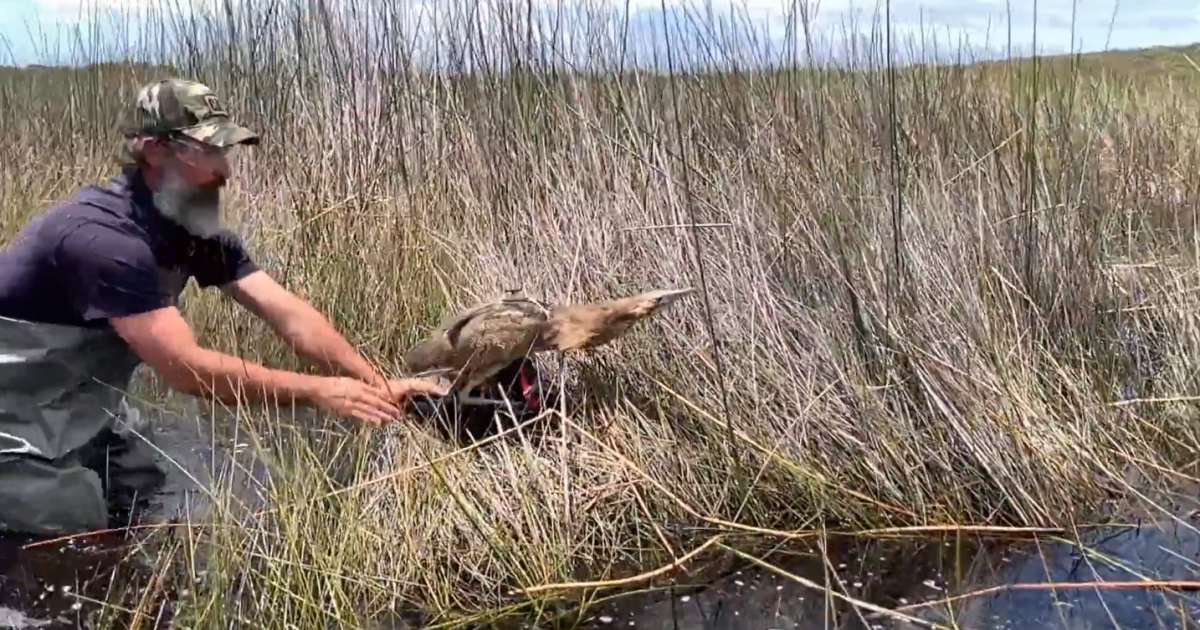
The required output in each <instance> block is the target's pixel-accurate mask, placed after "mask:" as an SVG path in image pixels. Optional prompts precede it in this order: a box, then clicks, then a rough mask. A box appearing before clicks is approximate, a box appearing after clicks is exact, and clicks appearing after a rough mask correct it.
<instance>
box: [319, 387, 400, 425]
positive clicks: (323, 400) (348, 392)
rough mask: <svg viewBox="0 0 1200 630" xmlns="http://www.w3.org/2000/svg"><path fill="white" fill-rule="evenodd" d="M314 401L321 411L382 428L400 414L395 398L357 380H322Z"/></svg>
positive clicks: (384, 391) (382, 389) (380, 388)
mask: <svg viewBox="0 0 1200 630" xmlns="http://www.w3.org/2000/svg"><path fill="white" fill-rule="evenodd" d="M313 402H314V403H315V404H316V405H317V406H318V407H320V408H322V409H324V410H326V411H329V412H330V413H333V414H336V415H339V416H349V417H352V418H355V419H358V420H361V421H363V422H366V423H368V424H372V425H375V426H379V425H380V424H386V423H388V422H391V421H393V420H395V419H397V418H399V417H400V415H401V411H400V408H399V407H398V406H396V405H395V404H394V403H393V402H392V396H391V395H390V394H389V393H388V392H387V391H386V390H385V389H384V388H382V387H377V386H375V385H370V384H368V383H365V382H363V381H360V380H358V379H356V378H350V377H336V378H326V379H323V380H322V381H321V383H320V385H318V386H317V388H316V391H315V392H314V393H313Z"/></svg>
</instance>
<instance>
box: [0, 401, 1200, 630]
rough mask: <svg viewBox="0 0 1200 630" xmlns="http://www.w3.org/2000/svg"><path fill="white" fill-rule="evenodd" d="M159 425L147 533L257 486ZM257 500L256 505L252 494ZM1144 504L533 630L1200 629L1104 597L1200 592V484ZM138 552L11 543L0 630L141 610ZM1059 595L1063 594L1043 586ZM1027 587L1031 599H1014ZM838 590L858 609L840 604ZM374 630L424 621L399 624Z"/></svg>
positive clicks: (796, 562)
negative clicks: (233, 485) (228, 490)
mask: <svg viewBox="0 0 1200 630" xmlns="http://www.w3.org/2000/svg"><path fill="white" fill-rule="evenodd" d="M154 424H155V427H154V428H153V429H147V430H148V431H151V432H152V433H153V439H154V442H155V443H156V445H158V447H159V448H161V449H162V454H161V456H162V457H164V458H169V459H170V460H171V461H172V462H173V465H171V466H167V467H165V468H166V469H167V470H168V478H167V481H166V483H165V484H164V485H163V487H162V490H161V491H160V492H159V493H158V494H157V495H155V496H153V497H150V498H149V501H148V504H147V505H146V506H145V507H144V508H143V509H144V510H145V514H144V515H143V517H142V518H141V519H140V520H141V521H142V522H158V521H162V520H166V519H174V518H189V519H192V520H193V522H194V521H195V520H196V519H200V518H202V514H203V512H204V508H205V494H204V486H205V485H206V484H207V483H211V481H212V480H213V479H215V478H218V477H219V476H220V475H222V474H225V473H226V472H227V471H228V470H229V469H230V468H231V467H240V468H241V469H242V470H243V471H250V474H248V475H247V477H248V478H255V477H256V476H258V475H261V474H262V471H261V470H258V471H257V472H255V471H254V469H255V466H256V464H255V463H254V461H253V460H251V459H247V458H246V457H241V456H240V455H239V451H238V449H237V447H236V444H234V446H233V448H232V449H220V448H218V449H215V450H214V448H213V444H214V442H213V441H212V439H211V434H210V432H209V431H207V430H206V429H205V427H204V426H202V425H201V424H199V423H196V422H191V423H189V422H185V421H180V419H179V417H178V416H173V417H172V418H171V420H170V421H169V422H158V423H154ZM214 453H215V455H214ZM246 492H247V493H250V494H252V493H253V489H252V488H247V489H246ZM244 498H246V499H247V500H250V501H253V500H254V498H253V497H244ZM1147 498H1148V499H1150V500H1151V502H1149V503H1147V504H1146V505H1144V506H1121V507H1114V508H1112V510H1111V512H1110V513H1111V514H1112V515H1114V516H1117V517H1119V518H1118V520H1120V521H1123V522H1124V523H1125V524H1124V525H1113V526H1107V527H1100V528H1087V529H1081V530H1080V531H1079V532H1077V534H1076V535H1070V536H1068V535H1062V536H1053V535H1038V536H1037V537H1030V536H1025V537H1023V538H1021V539H1012V538H1009V539H1004V538H999V537H995V536H979V535H974V534H965V533H962V534H947V535H939V536H928V535H927V536H923V537H920V538H891V539H888V538H872V539H861V538H839V537H837V536H830V537H828V538H826V539H824V540H823V541H805V542H799V543H792V544H786V545H783V544H781V545H780V546H778V547H775V548H770V549H765V550H759V551H758V552H757V554H756V557H760V558H764V559H765V561H766V562H769V563H770V564H771V565H772V566H773V567H775V568H776V569H777V570H775V571H773V570H768V569H766V568H763V567H762V566H759V565H756V564H754V563H753V562H750V561H749V560H746V559H743V558H741V557H737V556H734V555H732V554H729V553H724V554H722V553H719V552H715V551H714V552H713V553H709V554H707V555H706V556H705V558H704V562H702V563H698V564H696V565H694V566H690V567H689V572H678V573H676V574H675V575H673V576H672V577H670V578H662V579H660V580H659V581H657V582H654V583H651V584H649V585H648V586H649V587H650V588H643V589H637V590H630V591H627V592H625V593H622V594H621V595H620V596H619V597H615V598H612V599H609V600H608V601H605V602H603V603H600V604H597V605H593V606H591V607H590V608H588V609H587V610H586V611H583V612H582V613H579V614H577V615H571V616H569V617H568V618H563V617H560V618H559V619H557V620H555V621H554V622H553V623H552V624H550V626H547V625H545V623H544V621H541V620H539V621H537V622H534V623H532V624H526V626H527V627H572V626H574V627H582V628H672V629H675V628H683V629H689V630H690V629H730V630H735V629H736V630H740V629H747V630H749V629H756V630H766V629H770V628H777V629H780V630H782V629H785V628H786V629H793V628H794V629H817V628H821V629H824V628H897V629H900V628H905V629H907V628H917V627H929V626H930V625H931V624H936V625H940V626H943V627H957V628H999V629H1023V628H1180V629H1183V628H1193V627H1200V593H1197V592H1194V591H1192V590H1188V588H1189V587H1190V585H1176V588H1173V589H1152V588H1142V587H1137V588H1132V587H1124V588H1113V587H1111V586H1109V587H1100V586H1096V585H1095V584H1094V583H1097V582H1110V583H1111V582H1122V583H1128V582H1136V581H1139V580H1155V581H1174V582H1188V581H1200V529H1198V527H1200V485H1196V484H1181V485H1180V486H1178V487H1176V488H1174V489H1172V490H1171V491H1170V492H1169V493H1162V492H1160V493H1157V494H1155V495H1154V496H1153V497H1147ZM1153 506H1158V507H1157V508H1156V507H1153ZM135 540H136V534H133V535H131V534H128V533H124V532H113V533H108V534H101V535H96V536H89V537H86V538H79V539H73V540H70V541H65V542H61V543H54V544H50V545H44V546H36V547H32V548H28V547H26V545H28V544H29V543H31V542H36V541H35V540H34V539H32V538H27V537H15V536H9V537H3V538H0V628H81V627H91V626H93V625H95V624H96V622H97V621H98V620H99V619H100V616H101V615H102V614H112V613H113V611H114V610H118V612H119V609H115V608H114V606H118V607H128V606H130V605H132V604H131V602H133V603H136V600H137V596H138V593H139V592H141V590H143V589H146V588H149V587H151V586H153V578H154V563H153V559H152V558H150V557H149V554H150V553H151V552H149V551H145V550H142V549H140V548H139V546H138V545H137V544H135V543H134V541H135ZM143 555H145V556H146V557H143ZM780 571H783V572H786V573H788V574H790V575H783V574H781V573H780ZM792 576H795V577H799V578H802V579H804V580H807V581H808V583H807V584H805V583H802V582H800V581H797V580H796V579H794V578H793V577H792ZM1048 583H1054V584H1055V585H1056V587H1055V588H1050V587H1048V586H1045V585H1046V584H1048ZM1021 584H1025V585H1035V586H1034V587H1028V586H1027V587H1024V588H1022V587H1018V586H1017V585H1021ZM1072 584H1074V585H1076V586H1074V587H1071V586H1070V585H1072ZM114 586H121V587H122V588H123V589H124V592H125V593H127V594H128V596H127V597H125V598H123V601H120V602H114V601H111V600H109V601H106V600H108V599H109V597H110V593H112V592H113V588H114ZM831 591H832V592H836V593H840V594H842V595H844V596H845V597H847V598H850V599H852V600H854V602H855V603H853V604H850V603H847V601H845V600H842V599H839V598H836V597H834V596H831V595H830V594H829V593H830V592H831ZM964 594H965V595H966V596H964V597H959V598H958V599H954V600H953V601H950V602H947V601H946V600H947V599H949V598H955V597H956V596H963V595H964ZM604 595H612V593H604ZM130 598H132V599H131V600H130ZM124 600H130V601H124ZM867 605H874V606H877V607H879V608H883V609H887V610H888V611H893V612H879V611H878V610H872V609H871V608H869V607H868V606H867ZM896 613H902V614H903V615H906V616H907V617H908V618H907V619H904V618H900V617H898V616H897V615H896ZM143 615H144V616H143V617H142V618H141V622H142V623H141V626H142V627H144V628H145V627H168V626H169V625H170V621H169V620H170V616H171V611H170V610H168V609H166V608H161V609H154V610H146V611H143ZM519 625H520V624H518V626H519ZM379 627H419V624H414V623H413V622H411V621H409V622H405V623H396V622H393V623H382V624H380V626H379Z"/></svg>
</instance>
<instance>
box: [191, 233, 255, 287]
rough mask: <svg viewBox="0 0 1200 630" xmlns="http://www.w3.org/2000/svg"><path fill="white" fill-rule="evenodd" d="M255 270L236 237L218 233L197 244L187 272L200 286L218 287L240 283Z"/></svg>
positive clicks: (232, 234) (231, 234)
mask: <svg viewBox="0 0 1200 630" xmlns="http://www.w3.org/2000/svg"><path fill="white" fill-rule="evenodd" d="M255 271H258V265H256V264H255V263H254V261H253V260H252V259H251V258H250V254H249V252H247V251H246V247H245V245H243V244H242V241H241V239H239V238H238V237H237V235H236V234H234V233H233V232H230V231H228V230H222V231H221V232H220V233H218V234H217V235H216V236H214V237H212V238H210V239H206V240H204V241H201V244H200V246H199V247H197V249H196V253H195V254H194V255H193V256H192V258H191V273H192V276H193V277H195V278H196V284H199V285H200V286H201V287H211V286H220V285H223V284H228V283H230V282H233V281H235V280H241V279H242V278H245V277H246V276H248V275H250V274H251V273H254V272H255Z"/></svg>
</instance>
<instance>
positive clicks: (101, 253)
mask: <svg viewBox="0 0 1200 630" xmlns="http://www.w3.org/2000/svg"><path fill="white" fill-rule="evenodd" d="M257 269H258V267H257V266H256V265H255V264H254V262H253V261H252V260H251V259H250V256H249V255H248V254H247V252H246V250H245V248H244V247H243V246H242V243H241V241H240V240H239V239H238V238H237V236H236V235H234V234H233V233H232V232H229V231H228V230H223V231H222V232H220V233H219V234H217V235H215V236H213V237H212V238H207V239H203V238H199V237H196V236H193V235H191V234H190V233H188V232H187V231H186V230H184V229H183V227H181V226H179V225H178V224H176V223H174V222H173V221H171V220H170V219H167V218H166V217H164V216H163V215H162V214H160V213H159V212H158V210H157V209H156V208H154V206H153V203H152V201H151V197H150V191H149V190H148V189H147V188H146V186H145V184H144V182H142V180H141V178H140V176H139V175H137V174H136V172H130V173H122V174H121V175H118V176H116V177H114V178H112V179H111V180H109V181H108V182H107V183H106V184H105V185H102V186H87V187H85V188H83V189H82V190H81V191H80V192H79V193H77V194H76V195H75V196H74V197H72V198H70V199H68V200H66V201H64V202H62V203H60V204H58V205H56V206H54V207H52V208H50V209H48V210H46V211H45V212H43V213H42V214H40V215H38V216H36V217H34V219H33V220H32V221H30V222H29V224H28V225H26V226H25V227H24V229H22V230H21V232H20V233H19V234H17V236H16V237H15V238H14V239H13V240H12V241H10V242H9V243H6V244H4V246H3V249H0V316H4V317H11V318H15V319H23V320H26V321H34V322H44V323H51V324H66V325H72V326H85V327H89V328H93V327H101V326H104V325H106V324H107V319H108V318H110V317H121V316H125V315H134V314H137V313H144V312H146V311H151V310H154V309H158V308H161V307H164V306H173V305H175V303H176V298H177V297H178V296H179V292H180V291H182V290H183V287H184V285H185V284H186V282H187V280H188V279H189V278H195V279H196V282H197V283H198V284H199V285H200V286H201V287H210V286H215V285H222V284H225V283H228V282H232V281H234V280H238V279H241V278H244V277H245V276H247V275H249V274H250V273H252V272H254V271H256V270H257Z"/></svg>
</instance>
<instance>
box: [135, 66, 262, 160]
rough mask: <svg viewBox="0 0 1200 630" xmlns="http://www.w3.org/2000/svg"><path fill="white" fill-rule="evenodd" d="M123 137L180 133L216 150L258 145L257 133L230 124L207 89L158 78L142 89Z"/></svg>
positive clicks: (214, 97) (189, 83)
mask: <svg viewBox="0 0 1200 630" xmlns="http://www.w3.org/2000/svg"><path fill="white" fill-rule="evenodd" d="M123 133H124V134H125V136H126V137H132V136H138V135H163V134H170V133H181V134H184V135H186V136H189V137H191V138H194V139H196V140H199V141H200V142H204V143H207V144H211V145H214V146H218V147H227V146H232V145H235V144H258V140H259V138H258V134H257V133H255V132H253V131H251V130H249V129H247V128H245V127H243V126H241V125H239V124H237V123H235V122H233V120H232V119H230V117H229V112H228V111H226V110H225V107H224V106H223V105H222V104H221V101H220V99H218V98H217V95H216V94H214V93H213V91H212V90H211V89H209V87H208V86H206V85H204V84H202V83H197V82H195V81H186V80H183V79H162V80H160V81H155V82H153V83H148V84H146V85H144V86H142V89H140V90H139V91H138V95H137V101H136V102H135V103H134V105H133V107H132V109H131V111H130V112H129V118H128V120H127V122H126V124H125V126H124V129H123Z"/></svg>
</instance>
